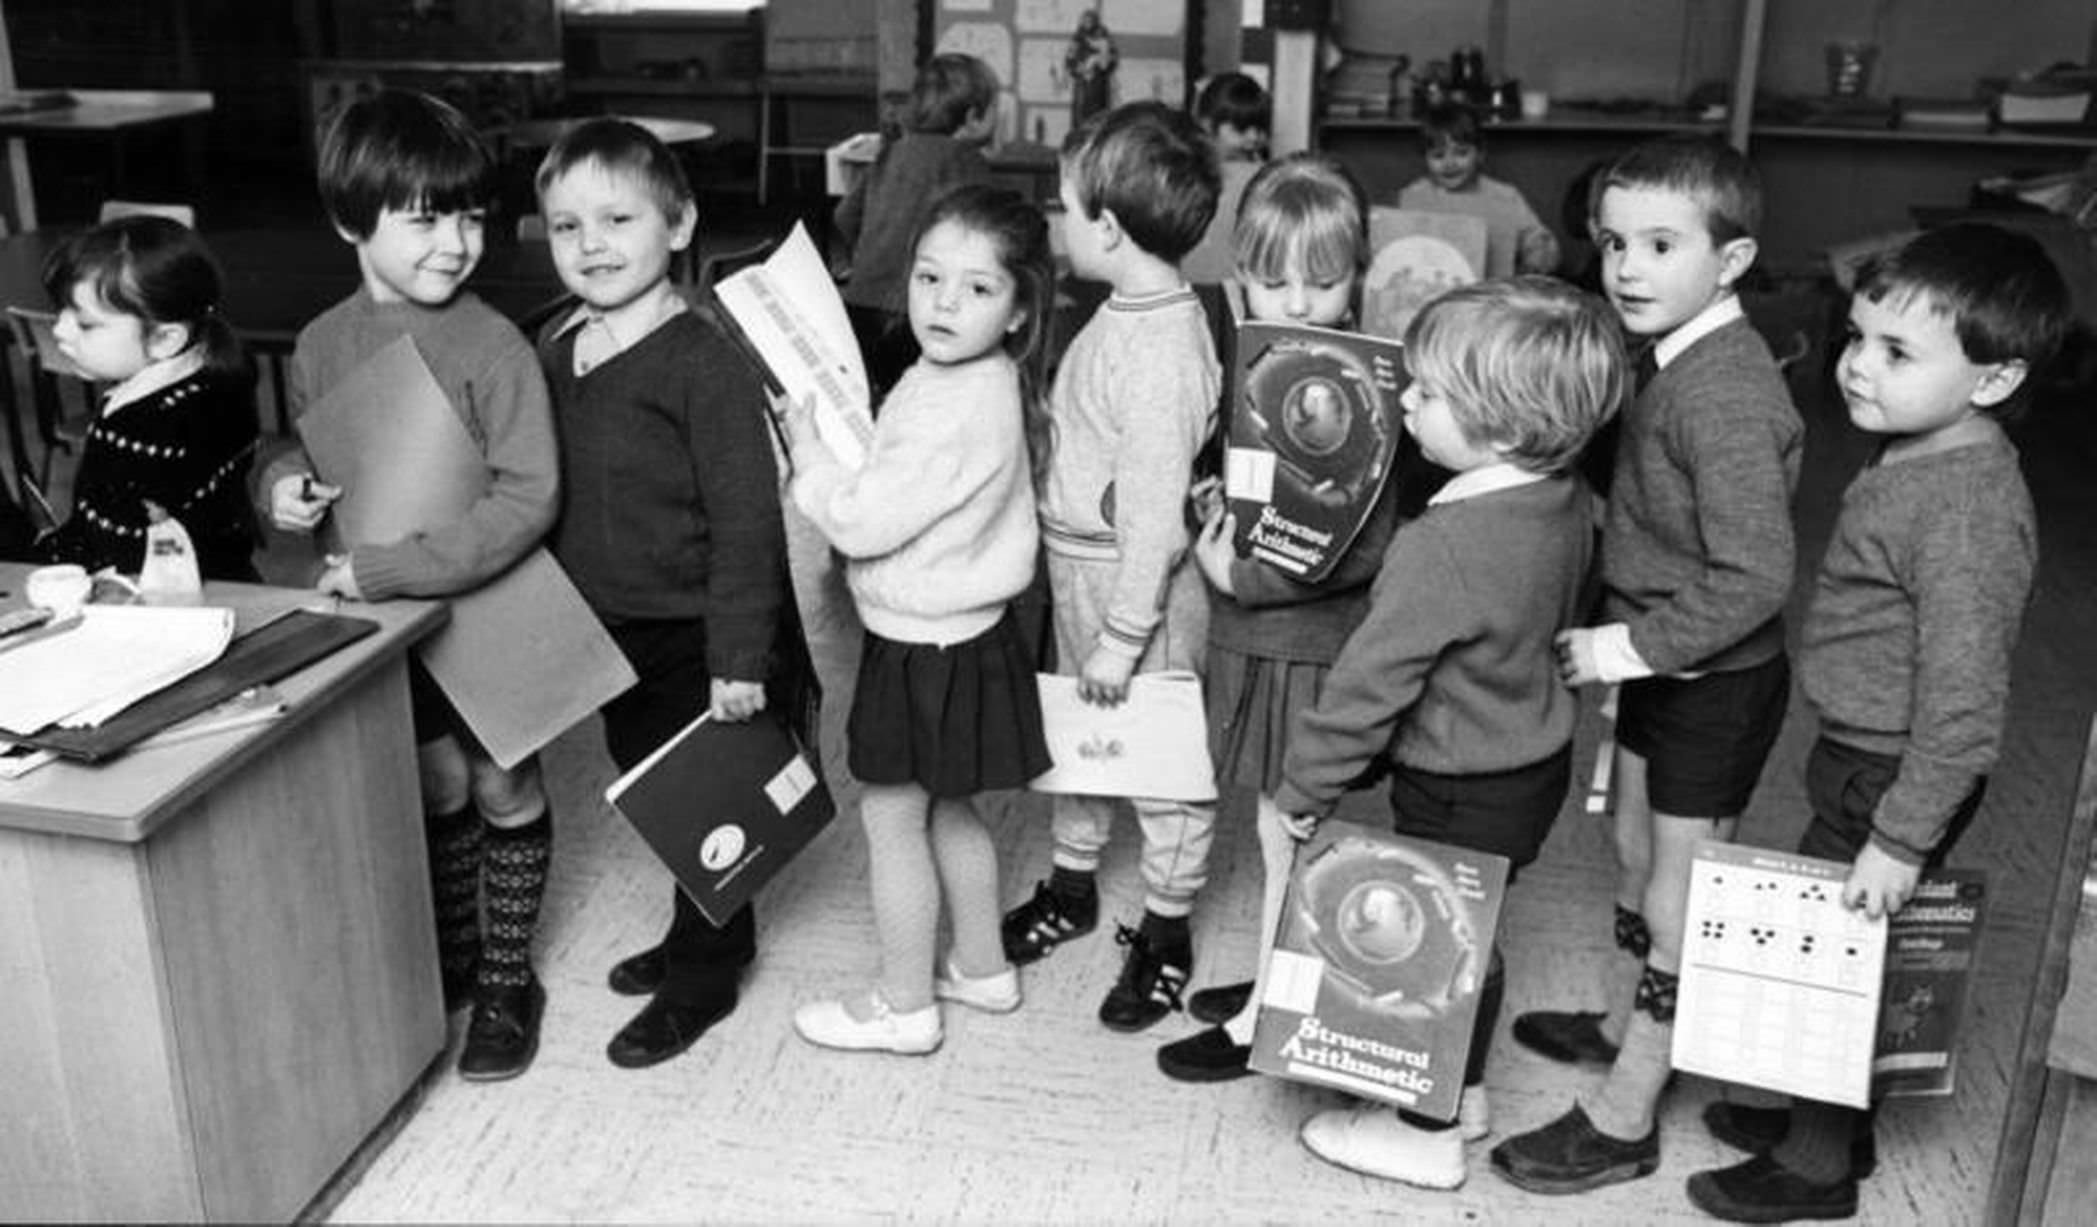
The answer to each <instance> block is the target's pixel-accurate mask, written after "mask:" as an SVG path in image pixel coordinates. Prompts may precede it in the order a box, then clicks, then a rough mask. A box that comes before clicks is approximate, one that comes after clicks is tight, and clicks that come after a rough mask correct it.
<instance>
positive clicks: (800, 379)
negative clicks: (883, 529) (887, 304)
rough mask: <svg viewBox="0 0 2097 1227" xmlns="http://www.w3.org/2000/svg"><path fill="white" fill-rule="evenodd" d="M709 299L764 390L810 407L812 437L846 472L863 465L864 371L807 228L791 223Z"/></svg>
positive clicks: (870, 431) (867, 404)
mask: <svg viewBox="0 0 2097 1227" xmlns="http://www.w3.org/2000/svg"><path fill="white" fill-rule="evenodd" d="M714 298H715V300H716V301H718V302H719V303H720V304H721V309H722V310H723V311H724V312H725V313H726V314H727V316H728V321H729V323H730V325H731V331H732V332H733V333H734V334H735V336H736V339H737V340H738V341H739V342H740V343H741V344H742V346H743V348H744V349H745V351H747V352H748V353H749V355H750V357H751V358H752V359H753V360H754V361H755V362H756V363H757V366H758V368H759V369H760V370H761V371H763V372H764V377H765V382H766V385H767V386H768V387H770V388H771V389H772V391H774V392H775V393H777V394H778V395H780V396H782V397H784V398H785V399H786V400H787V401H788V402H791V403H799V402H800V401H802V400H803V399H811V400H812V401H813V402H814V405H815V429H816V435H817V437H818V438H820V439H822V441H823V443H824V445H825V446H827V447H828V448H829V449H830V451H831V453H832V454H833V455H835V456H836V457H837V459H838V461H839V462H840V463H842V464H843V465H844V466H845V467H846V468H851V469H856V468H858V467H860V466H861V465H862V464H864V463H866V454H867V451H868V449H869V448H870V447H871V446H872V443H873V438H874V412H873V395H872V392H871V391H870V390H869V388H868V385H867V378H866V364H865V362H864V361H863V360H862V359H861V357H860V354H859V341H858V339H857V338H856V337H855V336H854V335H853V333H852V323H851V320H850V319H849V318H848V317H847V316H846V315H845V303H844V299H842V298H840V297H838V293H837V283H836V282H835V281H833V280H831V277H830V270H829V268H828V267H827V266H826V265H825V264H824V263H823V257H822V254H821V253H820V252H818V251H817V250H816V246H815V243H814V242H813V241H812V240H811V239H810V238H809V237H808V228H807V227H806V226H803V225H802V224H800V223H799V222H796V223H795V224H794V229H793V232H792V233H791V234H789V235H787V236H786V240H785V241H784V242H782V243H780V245H779V250H777V251H775V252H773V253H772V254H771V256H769V257H768V258H767V259H766V260H765V261H764V263H762V264H753V265H751V266H750V267H749V268H746V269H743V270H741V271H740V272H737V273H735V274H733V275H731V276H728V277H724V278H722V279H721V281H720V283H719V284H718V285H716V286H714ZM782 442H783V440H782Z"/></svg>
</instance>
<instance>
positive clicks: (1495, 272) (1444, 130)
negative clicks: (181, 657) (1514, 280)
mask: <svg viewBox="0 0 2097 1227" xmlns="http://www.w3.org/2000/svg"><path fill="white" fill-rule="evenodd" d="M1420 141H1421V145H1422V147H1423V150H1424V153H1425V156H1426V158H1427V173H1426V174H1424V175H1422V176H1420V177H1419V178H1418V179H1415V180H1413V181H1412V182H1411V183H1408V184H1406V185H1405V186H1404V187H1403V188H1401V189H1399V192H1398V207H1399V208H1401V209H1418V210H1420V211H1422V212H1425V213H1462V214H1467V215H1469V216H1472V217H1477V218H1481V219H1483V220H1484V222H1485V267H1484V268H1483V269H1480V270H1479V272H1480V273H1481V275H1483V276H1486V277H1508V276H1512V275H1514V274H1515V273H1555V272H1557V271H1558V239H1557V236H1555V235H1553V234H1552V233H1551V228H1550V227H1548V226H1546V225H1544V223H1543V221H1542V219H1540V218H1538V217H1537V215H1536V210H1534V209H1532V208H1530V207H1529V202H1528V201H1526V200H1524V199H1522V193H1521V192H1520V191H1519V190H1517V189H1516V187H1515V186H1514V185H1513V184H1512V183H1503V182H1501V181H1500V180H1498V179H1495V178H1492V177H1491V176H1489V175H1487V174H1485V134H1484V131H1483V129H1482V127H1481V125H1480V124H1479V122H1478V112H1476V111H1474V110H1472V109H1471V108H1470V107H1468V106H1465V105H1464V104H1463V103H1460V102H1445V103H1441V104H1439V105H1436V106H1431V107H1429V108H1427V110H1426V112H1425V113H1424V114H1422V115H1421V116H1420Z"/></svg>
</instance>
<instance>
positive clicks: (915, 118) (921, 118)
mask: <svg viewBox="0 0 2097 1227" xmlns="http://www.w3.org/2000/svg"><path fill="white" fill-rule="evenodd" d="M998 88H999V85H998V75H997V73H996V72H994V71H992V70H991V67H990V65H988V64H985V63H984V62H983V61H981V60H979V59H977V58H976V57H975V56H972V55H961V54H959V53H957V52H948V53H947V54H945V55H935V56H933V57H932V58H931V59H930V60H927V61H926V62H925V66H924V67H923V68H920V69H918V70H917V82H916V84H915V85H913V86H912V87H911V90H910V130H911V131H912V132H930V133H934V134H936V135H939V136H946V135H949V134H951V133H953V132H956V131H958V130H959V129H960V127H961V125H962V124H965V123H967V122H968V117H969V116H971V115H973V114H975V113H977V112H978V111H988V110H990V109H991V108H992V107H994V106H996V105H997V101H998Z"/></svg>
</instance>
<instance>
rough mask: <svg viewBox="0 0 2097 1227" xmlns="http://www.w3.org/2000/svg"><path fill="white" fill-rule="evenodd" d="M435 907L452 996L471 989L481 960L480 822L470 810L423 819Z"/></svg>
mask: <svg viewBox="0 0 2097 1227" xmlns="http://www.w3.org/2000/svg"><path fill="white" fill-rule="evenodd" d="M423 831H424V834H425V835H426V836H427V837H428V841H429V852H430V895H431V899H432V901H433V902H434V903H435V904H436V915H437V965H438V967H439V968H440V969H442V971H443V973H444V983H445V984H446V985H447V986H449V987H450V988H451V989H452V990H453V991H455V992H456V991H461V990H464V989H466V988H469V987H471V986H472V977H473V969H474V965H475V964H476V963H478V962H479V961H480V957H481V818H480V815H479V814H476V813H474V812H473V807H472V806H470V805H462V806H460V807H459V808H458V809H455V810H452V811H450V812H449V813H443V814H425V815H423Z"/></svg>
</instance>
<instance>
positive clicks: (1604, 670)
mask: <svg viewBox="0 0 2097 1227" xmlns="http://www.w3.org/2000/svg"><path fill="white" fill-rule="evenodd" d="M1594 645H1595V671H1596V672H1597V673H1599V674H1601V675H1602V680H1603V681H1604V682H1611V683H1614V682H1630V681H1636V680H1638V679H1639V678H1642V677H1651V676H1653V666H1651V665H1649V664H1647V663H1646V660H1645V657H1643V656H1640V655H1639V654H1638V649H1637V648H1635V647H1632V646H1631V627H1630V626H1629V625H1628V624H1626V623H1623V622H1611V623H1609V624H1608V625H1607V626H1598V627H1596V628H1595V639H1594Z"/></svg>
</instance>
